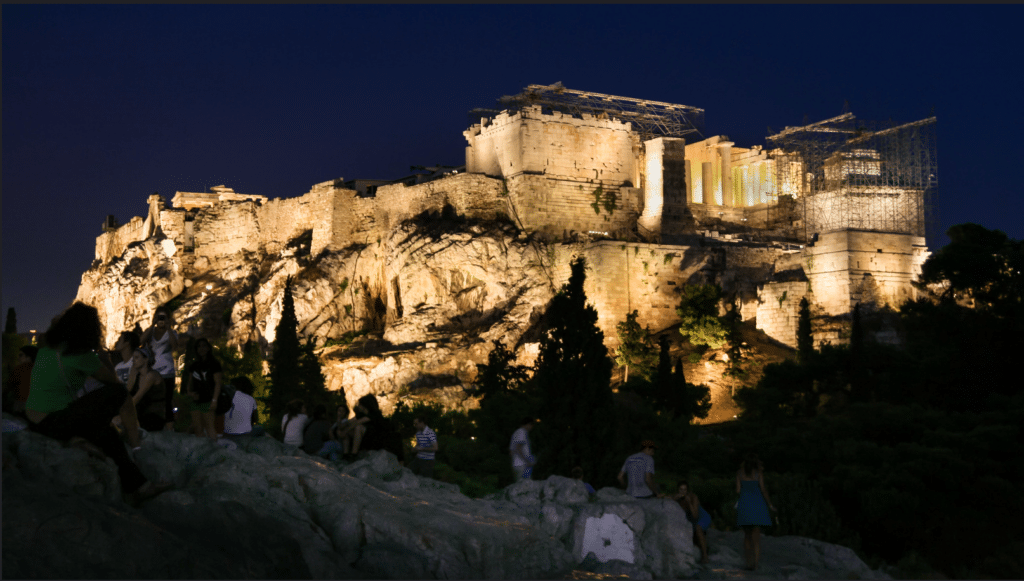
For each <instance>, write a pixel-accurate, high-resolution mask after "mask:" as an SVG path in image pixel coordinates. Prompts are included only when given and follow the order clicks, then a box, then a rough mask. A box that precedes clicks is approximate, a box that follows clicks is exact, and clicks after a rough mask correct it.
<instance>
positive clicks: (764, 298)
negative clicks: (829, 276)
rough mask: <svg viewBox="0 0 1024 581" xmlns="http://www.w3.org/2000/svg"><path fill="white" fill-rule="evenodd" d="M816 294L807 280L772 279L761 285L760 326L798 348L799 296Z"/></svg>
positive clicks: (810, 296) (766, 332)
mask: <svg viewBox="0 0 1024 581" xmlns="http://www.w3.org/2000/svg"><path fill="white" fill-rule="evenodd" d="M804 297H806V298H807V300H808V301H809V302H811V303H814V302H815V300H816V298H815V296H814V294H813V293H812V292H811V285H810V284H809V283H808V282H807V281H793V282H772V283H768V284H765V285H764V286H763V287H761V288H760V289H758V306H757V328H758V329H759V330H761V331H764V332H765V334H767V335H768V336H769V337H771V338H773V339H775V340H776V341H780V342H782V343H785V344H786V345H789V346H790V347H793V348H794V349H795V348H796V326H797V322H798V321H799V320H800V300H801V299H803V298H804Z"/></svg>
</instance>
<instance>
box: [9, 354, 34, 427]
mask: <svg viewBox="0 0 1024 581" xmlns="http://www.w3.org/2000/svg"><path fill="white" fill-rule="evenodd" d="M38 353H39V348H38V347H36V346H35V345H25V346H23V347H22V348H21V349H19V350H18V364H17V365H16V366H15V367H14V369H12V370H11V382H10V384H9V386H8V388H9V389H10V390H12V391H13V392H14V413H16V414H19V415H21V414H23V413H25V402H27V401H28V393H29V390H30V388H31V387H32V366H33V365H35V363H36V354H38ZM5 401H9V400H5Z"/></svg>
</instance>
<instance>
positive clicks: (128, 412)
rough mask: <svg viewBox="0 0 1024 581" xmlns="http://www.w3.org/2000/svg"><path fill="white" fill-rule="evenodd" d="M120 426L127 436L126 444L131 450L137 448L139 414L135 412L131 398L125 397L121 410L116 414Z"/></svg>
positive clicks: (138, 441)
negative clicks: (129, 445)
mask: <svg viewBox="0 0 1024 581" xmlns="http://www.w3.org/2000/svg"><path fill="white" fill-rule="evenodd" d="M118 416H120V418H121V424H122V425H123V426H124V431H125V434H126V435H127V436H128V443H129V444H131V446H132V448H137V447H138V446H139V443H140V442H141V440H139V413H138V412H137V411H136V410H135V401H134V400H132V396H130V395H126V396H125V399H124V403H123V404H121V410H120V411H119V412H118Z"/></svg>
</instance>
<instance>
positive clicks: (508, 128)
mask: <svg viewBox="0 0 1024 581" xmlns="http://www.w3.org/2000/svg"><path fill="white" fill-rule="evenodd" d="M483 121H484V122H483V123H479V124H476V125H473V126H472V127H470V128H469V129H468V130H466V131H465V132H464V133H463V134H464V135H465V136H466V140H467V141H468V142H469V147H467V148H466V171H467V172H469V173H483V174H487V175H490V176H493V177H505V178H508V177H511V176H514V175H517V174H521V173H524V172H526V173H541V174H544V175H547V176H549V177H554V178H560V179H569V180H595V181H596V180H601V181H602V182H606V183H613V184H616V185H622V184H623V183H625V182H630V185H635V184H636V145H637V142H636V137H635V136H634V135H633V133H632V126H631V124H629V123H622V122H620V121H617V120H614V119H598V118H596V117H594V116H592V115H588V114H584V115H583V117H582V118H575V117H572V116H570V115H564V114H562V113H560V112H557V111H556V112H554V113H552V114H550V115H544V114H542V113H541V110H540V107H527V108H525V109H523V110H522V111H519V112H517V113H514V114H511V115H509V114H508V113H506V112H503V113H500V114H499V115H497V116H496V117H495V118H493V119H491V120H489V122H488V120H483Z"/></svg>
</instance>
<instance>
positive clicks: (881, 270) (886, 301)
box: [803, 230, 929, 315]
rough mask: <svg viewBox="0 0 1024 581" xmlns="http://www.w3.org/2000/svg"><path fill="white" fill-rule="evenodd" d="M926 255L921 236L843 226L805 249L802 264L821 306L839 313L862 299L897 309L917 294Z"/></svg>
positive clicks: (821, 236) (828, 310)
mask: <svg viewBox="0 0 1024 581" xmlns="http://www.w3.org/2000/svg"><path fill="white" fill-rule="evenodd" d="M928 255H929V253H928V250H927V247H926V246H925V240H924V238H922V237H919V236H912V235H909V234H892V233H886V232H862V231H856V230H845V231H840V232H830V233H827V234H822V235H820V236H819V238H818V241H817V242H816V243H815V244H814V245H812V246H808V247H806V248H805V250H804V265H803V266H804V271H805V272H806V273H807V278H808V279H809V280H810V282H811V286H812V288H813V289H814V293H815V295H816V297H817V300H818V304H819V305H820V306H821V307H822V308H823V309H824V310H825V312H826V313H828V314H829V315H841V314H844V313H848V312H849V311H850V309H852V308H853V305H854V304H856V303H858V302H862V301H864V302H874V303H876V304H878V305H889V306H891V307H894V308H895V307H898V306H899V305H901V304H902V303H904V302H906V301H907V300H911V299H913V298H916V296H917V291H916V289H914V287H913V286H912V285H911V282H912V281H913V280H915V279H916V278H917V277H918V276H919V275H920V274H921V266H922V265H923V264H924V261H925V260H927V258H928Z"/></svg>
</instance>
